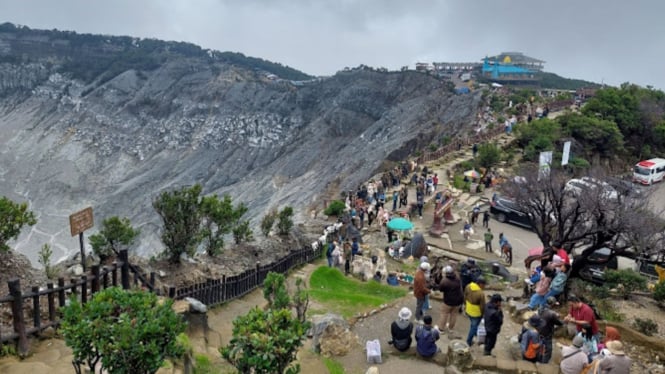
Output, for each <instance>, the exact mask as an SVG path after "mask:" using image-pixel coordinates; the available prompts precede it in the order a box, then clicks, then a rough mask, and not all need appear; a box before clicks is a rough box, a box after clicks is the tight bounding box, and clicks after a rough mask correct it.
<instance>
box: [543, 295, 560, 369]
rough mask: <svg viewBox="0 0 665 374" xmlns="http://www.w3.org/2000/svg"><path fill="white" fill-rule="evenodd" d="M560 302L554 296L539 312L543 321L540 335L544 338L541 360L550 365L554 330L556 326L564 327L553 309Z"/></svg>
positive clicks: (548, 299) (549, 298)
mask: <svg viewBox="0 0 665 374" xmlns="http://www.w3.org/2000/svg"><path fill="white" fill-rule="evenodd" d="M557 304H558V302H557V301H556V298H555V297H554V296H550V297H548V298H547V302H546V303H545V305H543V306H542V307H541V309H540V310H539V311H538V316H539V317H540V319H541V320H542V323H541V325H540V328H539V329H538V333H540V336H541V337H542V339H541V340H542V342H543V355H542V357H541V359H540V362H541V363H544V364H546V363H548V362H550V359H551V358H552V340H553V338H554V329H555V328H556V326H563V322H562V321H561V319H560V318H559V317H560V316H559V313H557V312H555V311H554V310H552V309H551V308H552V307H554V306H556V305H557Z"/></svg>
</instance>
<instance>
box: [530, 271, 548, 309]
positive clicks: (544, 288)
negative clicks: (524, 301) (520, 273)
mask: <svg viewBox="0 0 665 374" xmlns="http://www.w3.org/2000/svg"><path fill="white" fill-rule="evenodd" d="M553 277H554V270H552V269H551V268H545V270H543V275H542V276H541V277H540V280H539V281H538V283H536V288H535V292H534V293H533V295H531V300H530V301H529V309H531V310H536V309H538V308H539V307H540V306H541V305H543V304H544V303H545V302H546V301H547V298H546V297H545V295H546V294H547V292H548V291H549V289H550V284H551V283H552V278H553Z"/></svg>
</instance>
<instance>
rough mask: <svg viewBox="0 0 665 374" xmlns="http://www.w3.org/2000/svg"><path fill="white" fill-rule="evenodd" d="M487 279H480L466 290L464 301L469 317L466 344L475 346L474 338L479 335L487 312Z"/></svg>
mask: <svg viewBox="0 0 665 374" xmlns="http://www.w3.org/2000/svg"><path fill="white" fill-rule="evenodd" d="M486 283H487V282H485V278H483V277H478V279H476V280H475V281H473V282H471V283H469V284H468V285H467V286H466V288H465V289H464V301H465V304H464V305H465V310H466V315H467V316H468V317H469V334H468V335H467V337H466V344H468V345H469V346H472V345H473V337H474V336H476V335H477V334H478V325H480V320H481V319H482V318H483V311H484V310H485V293H484V292H483V289H484V288H485V284H486Z"/></svg>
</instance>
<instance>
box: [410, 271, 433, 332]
mask: <svg viewBox="0 0 665 374" xmlns="http://www.w3.org/2000/svg"><path fill="white" fill-rule="evenodd" d="M429 270H430V265H429V262H423V263H421V264H420V266H419V267H418V270H417V271H416V276H415V277H414V279H413V296H415V297H416V321H420V320H422V319H423V314H424V313H423V306H424V305H425V296H426V295H429V294H430V292H432V291H431V290H430V289H429V288H428V287H427V275H426V273H427V272H428V271H429Z"/></svg>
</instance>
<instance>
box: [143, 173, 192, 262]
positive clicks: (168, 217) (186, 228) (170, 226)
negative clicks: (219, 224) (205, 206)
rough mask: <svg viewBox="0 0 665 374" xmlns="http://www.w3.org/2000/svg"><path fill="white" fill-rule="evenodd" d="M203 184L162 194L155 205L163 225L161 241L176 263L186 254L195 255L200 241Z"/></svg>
mask: <svg viewBox="0 0 665 374" xmlns="http://www.w3.org/2000/svg"><path fill="white" fill-rule="evenodd" d="M201 189H202V188H201V185H199V184H196V185H194V186H192V187H183V188H181V189H179V190H174V191H170V192H169V191H165V192H162V193H161V194H160V195H159V197H158V198H157V199H155V200H154V201H153V203H152V206H153V207H154V208H155V210H156V211H157V213H158V214H159V216H160V217H162V220H163V222H164V232H163V233H162V242H163V243H164V245H165V246H166V249H165V252H166V254H167V256H168V258H169V260H170V261H171V262H173V263H179V262H180V256H181V255H182V254H183V253H186V254H188V255H189V256H193V255H194V253H195V252H196V246H197V245H198V244H199V243H200V242H201V235H200V226H201V213H200V211H201V210H200V207H201V197H200V196H201Z"/></svg>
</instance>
